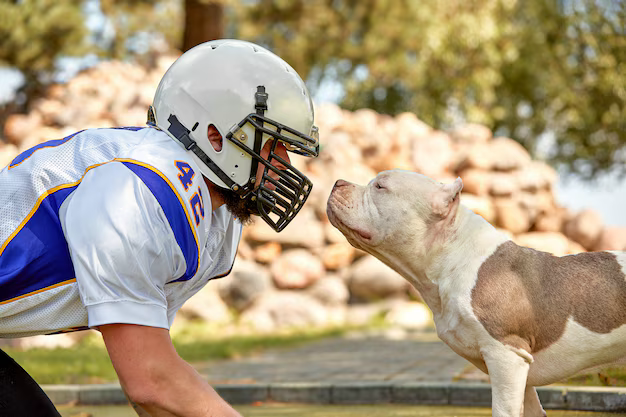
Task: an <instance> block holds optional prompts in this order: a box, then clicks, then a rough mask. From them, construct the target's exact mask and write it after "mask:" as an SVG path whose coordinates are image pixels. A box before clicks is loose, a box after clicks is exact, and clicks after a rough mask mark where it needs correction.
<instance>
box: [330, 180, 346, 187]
mask: <svg viewBox="0 0 626 417" xmlns="http://www.w3.org/2000/svg"><path fill="white" fill-rule="evenodd" d="M346 185H350V183H349V182H348V181H344V180H337V181H336V182H335V185H334V186H333V189H335V188H339V187H345V186H346Z"/></svg>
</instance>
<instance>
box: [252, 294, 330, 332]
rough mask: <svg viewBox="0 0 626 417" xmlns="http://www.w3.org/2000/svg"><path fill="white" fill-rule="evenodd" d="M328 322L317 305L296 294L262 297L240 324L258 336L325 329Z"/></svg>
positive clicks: (310, 299) (327, 316) (314, 301)
mask: <svg viewBox="0 0 626 417" xmlns="http://www.w3.org/2000/svg"><path fill="white" fill-rule="evenodd" d="M328 321H329V314H328V311H327V310H326V308H325V307H324V305H322V303H321V302H320V301H318V300H317V299H315V298H313V297H312V296H310V295H308V294H304V293H301V292H296V291H276V292H270V293H265V294H263V295H262V296H261V297H260V298H259V299H258V300H257V301H256V302H255V303H254V305H253V306H251V307H250V308H249V309H247V310H246V311H244V312H243V314H242V315H241V317H240V323H241V324H243V325H245V326H250V327H252V328H253V329H254V330H256V331H260V332H274V331H276V330H280V329H284V328H294V327H311V326H324V325H327V324H328Z"/></svg>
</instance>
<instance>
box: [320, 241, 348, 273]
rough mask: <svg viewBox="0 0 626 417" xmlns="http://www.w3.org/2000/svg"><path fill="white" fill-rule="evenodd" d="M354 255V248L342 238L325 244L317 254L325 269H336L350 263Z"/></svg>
mask: <svg viewBox="0 0 626 417" xmlns="http://www.w3.org/2000/svg"><path fill="white" fill-rule="evenodd" d="M355 255H356V249H355V248H354V247H353V246H352V245H350V244H349V243H348V242H347V241H346V240H345V238H344V239H343V241H342V242H338V243H332V244H330V245H327V246H325V247H324V249H322V251H321V253H320V255H319V256H320V258H321V259H322V263H323V264H324V267H325V268H326V269H327V270H330V271H336V270H337V269H341V268H345V267H347V266H348V265H350V264H351V263H352V261H353V260H354V257H355Z"/></svg>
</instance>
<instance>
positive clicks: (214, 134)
mask: <svg viewBox="0 0 626 417" xmlns="http://www.w3.org/2000/svg"><path fill="white" fill-rule="evenodd" d="M206 135H207V138H208V139H209V142H210V143H211V145H213V149H215V152H220V151H221V150H222V146H223V144H224V143H223V139H222V135H221V134H220V132H219V131H218V130H217V127H215V125H213V124H210V125H209V126H208V127H207V132H206Z"/></svg>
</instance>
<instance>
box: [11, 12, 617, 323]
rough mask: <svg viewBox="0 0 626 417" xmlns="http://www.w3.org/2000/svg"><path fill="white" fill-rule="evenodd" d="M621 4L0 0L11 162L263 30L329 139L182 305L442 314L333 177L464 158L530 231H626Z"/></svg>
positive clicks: (479, 204) (408, 316) (585, 246)
mask: <svg viewBox="0 0 626 417" xmlns="http://www.w3.org/2000/svg"><path fill="white" fill-rule="evenodd" d="M625 23H626V2H625V1H623V0H530V1H520V0H447V1H436V0H422V1H417V0H273V1H270V0H152V1H151V0H143V1H142V0H126V1H122V0H118V1H113V0H99V1H98V0H14V1H9V0H1V1H0V102H1V103H2V104H0V132H1V135H2V136H1V137H0V166H5V165H6V164H7V163H8V162H10V161H11V160H12V159H13V158H14V157H15V156H16V155H17V154H18V153H19V152H21V151H23V150H25V149H27V148H29V147H31V146H33V145H35V144H37V143H40V142H42V141H45V140H50V139H58V138H61V137H64V136H66V135H68V134H70V133H73V132H74V131H76V130H80V129H84V128H89V127H108V126H116V125H125V126H128V125H143V124H144V123H145V116H146V111H147V107H148V106H149V105H150V104H151V101H152V97H153V94H154V90H155V88H156V86H157V84H158V82H159V80H160V78H161V76H162V75H163V73H164V72H165V70H166V69H167V68H168V66H169V65H170V64H171V63H172V62H173V60H174V59H176V57H177V56H178V55H180V53H181V51H185V50H187V49H189V48H191V47H193V46H194V45H196V44H198V43H200V42H203V41H206V40H211V39H219V38H239V39H245V40H250V41H253V42H256V43H259V44H261V45H263V46H265V47H267V48H269V49H271V50H272V51H274V52H275V53H277V54H278V55H279V56H281V57H282V58H284V59H285V60H286V61H287V62H289V63H290V64H291V65H292V66H293V67H294V68H295V69H296V70H297V71H298V72H299V74H300V75H301V76H302V78H303V79H305V80H306V82H307V85H308V86H309V89H310V91H311V93H312V95H313V97H314V98H315V104H316V119H317V120H316V122H317V124H318V125H319V127H320V140H321V144H322V153H321V156H320V157H319V158H318V159H316V160H312V161H299V162H297V163H299V164H300V165H299V167H300V168H301V169H302V170H304V171H305V172H306V173H307V175H309V176H310V177H311V178H312V179H313V182H314V184H315V186H314V191H313V194H312V195H311V197H310V201H309V202H308V203H307V206H306V207H305V209H304V210H303V211H302V212H301V214H300V215H299V216H298V217H297V218H296V221H294V223H293V224H292V225H290V226H289V227H288V228H287V229H286V230H285V231H284V232H283V233H281V234H279V235H277V234H275V233H273V232H272V231H271V230H270V229H269V228H266V227H265V226H264V224H262V223H261V222H256V223H255V224H254V225H253V226H251V227H249V228H247V230H246V232H245V234H244V238H243V241H242V244H241V247H240V250H239V254H238V257H239V258H240V259H239V260H238V261H237V262H236V268H235V270H234V271H233V274H232V275H233V277H231V278H227V279H225V280H219V282H218V283H217V284H216V285H213V286H211V285H209V286H208V289H207V291H206V292H204V293H201V294H199V295H198V296H196V297H194V298H193V299H192V300H190V302H189V303H188V305H187V306H186V307H185V310H184V312H183V314H182V316H183V317H185V315H187V316H188V317H205V318H206V319H207V320H214V321H216V320H217V321H219V320H223V321H225V322H233V321H235V320H236V321H237V322H238V323H243V322H245V323H247V325H249V326H252V327H253V328H255V329H257V330H262V331H272V330H275V329H277V328H281V327H284V326H298V325H300V326H309V325H311V324H326V323H339V324H345V323H349V324H359V323H361V324H362V323H366V322H367V321H368V320H370V319H371V318H372V317H373V316H384V317H385V319H386V320H387V321H389V322H391V323H395V324H396V325H398V326H400V327H401V328H403V329H409V330H410V329H412V328H419V327H420V326H429V321H428V319H429V318H428V314H429V313H428V311H427V310H426V309H425V308H423V306H422V305H421V304H420V303H419V294H416V293H415V291H414V290H412V289H411V288H408V287H407V285H406V283H405V282H404V280H402V279H401V278H400V277H399V276H397V275H396V274H395V273H394V272H392V271H390V270H388V268H386V267H384V266H383V265H382V264H380V263H379V262H377V261H375V260H373V258H370V257H369V256H366V255H365V254H363V253H360V252H358V251H356V250H354V249H353V248H352V247H351V246H350V245H348V244H347V242H346V241H345V239H344V238H343V237H342V236H341V235H340V234H339V233H338V232H337V231H336V230H334V229H333V228H332V227H331V226H330V225H329V223H328V219H327V218H326V214H325V203H326V199H327V197H328V194H329V192H330V189H331V187H332V184H333V183H334V181H335V180H336V179H338V178H342V179H346V180H350V181H354V182H358V183H366V182H368V181H369V180H370V179H371V178H372V177H373V176H374V175H375V174H376V173H377V172H379V171H381V170H385V169H392V168H402V169H410V170H415V171H418V172H422V173H424V174H426V175H429V176H431V177H433V178H436V179H438V180H440V181H444V182H445V181H452V180H453V179H454V178H455V177H456V176H461V178H462V179H463V180H464V183H465V188H464V193H463V195H462V199H461V202H462V203H463V204H465V205H466V206H467V207H469V208H470V209H472V210H474V211H475V212H476V213H478V214H480V215H481V216H483V217H484V218H485V219H486V220H488V221H489V222H491V223H492V224H493V225H494V226H496V227H498V228H501V229H502V230H504V231H505V232H506V233H509V234H510V235H511V236H512V237H513V238H514V239H515V240H516V241H517V242H518V243H520V244H523V245H526V246H531V247H535V248H537V249H541V250H545V251H549V252H551V253H554V254H557V255H564V254H569V253H578V252H582V251H588V250H600V249H626V181H624V175H625V174H626V164H625V162H626V33H625V30H626V29H625V28H626V26H625ZM194 300H196V301H195V302H194ZM416 317H422V318H423V319H416Z"/></svg>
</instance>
